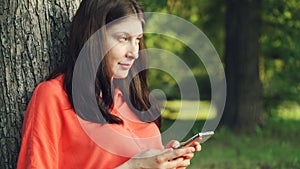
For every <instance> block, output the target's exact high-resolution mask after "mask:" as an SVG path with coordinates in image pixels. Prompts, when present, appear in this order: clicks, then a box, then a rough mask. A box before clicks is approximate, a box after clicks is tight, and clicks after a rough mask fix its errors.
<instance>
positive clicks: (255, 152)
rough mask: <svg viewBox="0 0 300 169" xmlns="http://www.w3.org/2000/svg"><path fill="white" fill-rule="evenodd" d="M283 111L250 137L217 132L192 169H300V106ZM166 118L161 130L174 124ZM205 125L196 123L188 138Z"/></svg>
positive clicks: (196, 156)
mask: <svg viewBox="0 0 300 169" xmlns="http://www.w3.org/2000/svg"><path fill="white" fill-rule="evenodd" d="M169 106H170V105H169ZM283 107H284V110H285V111H284V113H282V109H283V108H282V107H280V108H279V109H278V110H277V113H274V112H273V113H272V114H273V116H272V117H270V118H268V119H267V121H266V126H265V127H264V128H263V129H261V128H258V129H257V131H256V132H254V133H251V134H245V133H242V134H241V133H239V134H238V133H234V132H233V131H231V130H229V129H226V128H224V127H219V128H217V130H216V131H215V135H214V136H213V137H212V138H211V139H210V140H208V141H207V142H205V143H203V144H202V151H201V152H199V153H196V155H195V157H194V158H193V160H192V162H191V163H192V164H191V166H190V167H189V169H300V145H299V144H300V143H299V141H300V120H299V119H298V117H299V114H298V113H299V110H300V106H299V105H298V106H296V107H295V105H294V106H292V107H291V108H292V109H291V110H290V111H288V108H287V107H289V106H283ZM175 109H176V108H175ZM287 112H290V113H287ZM173 113H175V112H173ZM291 114H292V115H291ZM283 115H284V116H283ZM164 117H165V118H164V121H163V124H164V125H163V127H162V130H166V129H167V128H168V127H169V126H170V125H171V124H172V123H173V121H174V120H173V119H168V118H167V117H168V116H167V115H165V116H164ZM292 117H295V118H292ZM187 119H188V118H187ZM177 120H178V119H177ZM181 121H183V122H184V121H186V119H181ZM203 122H204V121H201V119H200V120H198V121H196V123H195V125H194V127H193V128H192V130H191V131H190V133H188V136H190V135H192V134H194V133H195V132H197V131H198V129H199V127H201V126H202V125H203Z"/></svg>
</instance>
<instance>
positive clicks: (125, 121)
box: [18, 0, 201, 169]
mask: <svg viewBox="0 0 300 169" xmlns="http://www.w3.org/2000/svg"><path fill="white" fill-rule="evenodd" d="M125 16H128V17H125ZM144 23H145V21H144V18H143V15H142V9H141V7H140V6H139V5H138V3H137V2H136V1H135V0H83V1H82V2H81V4H80V7H79V9H78V11H77V13H76V15H75V16H74V19H73V22H72V28H71V32H70V35H71V42H70V49H69V55H68V56H67V57H66V59H65V61H64V63H63V64H62V66H61V67H59V68H58V69H57V70H56V71H54V73H52V75H50V78H49V79H48V80H47V81H45V82H42V83H41V84H39V85H38V86H37V87H36V89H35V91H34V93H33V96H32V98H31V100H30V103H29V105H28V108H27V111H26V114H25V119H24V124H23V131H22V132H23V133H22V134H23V135H22V146H21V151H20V154H19V159H18V169H29V168H38V169H42V168H45V169H59V168H63V169H101V168H103V169H108V168H120V169H122V168H124V169H125V168H128V169H135V168H185V167H187V166H189V164H190V160H191V158H192V157H193V155H194V152H195V151H200V149H201V147H200V144H199V143H195V144H194V146H193V147H187V148H180V149H174V148H175V147H176V146H178V144H179V143H178V141H170V143H169V144H168V145H167V146H166V147H164V146H163V145H162V142H161V137H160V133H159V127H160V115H159V113H160V112H159V109H158V108H156V107H155V106H154V105H151V104H150V101H149V99H150V98H149V97H150V96H149V90H148V87H147V84H146V71H145V70H143V71H139V70H138V67H141V66H144V65H145V64H146V61H145V59H146V58H145V57H146V56H145V55H144V54H143V53H142V52H139V51H141V50H143V49H144V48H145V47H144V41H143V26H144ZM103 28H104V29H103ZM100 29H101V30H102V31H101V33H103V35H104V38H103V39H101V44H100V46H99V48H101V49H107V52H106V53H105V55H104V56H103V57H102V58H101V60H102V61H101V63H100V64H99V67H98V68H97V73H96V79H95V82H93V83H95V90H94V91H95V94H94V95H95V100H96V101H97V108H98V109H99V113H98V114H97V113H94V112H89V111H87V112H80V113H78V112H77V111H76V112H75V108H74V105H76V103H75V102H74V98H73V94H74V91H73V83H74V81H73V77H74V76H75V75H74V69H75V67H76V61H78V57H79V55H82V54H81V50H82V48H83V47H84V45H85V43H86V42H87V41H88V40H89V38H91V37H92V35H93V34H94V33H95V32H97V31H98V30H100ZM83 56H84V55H83ZM86 66H87V67H88V66H89V65H86ZM82 79H83V80H84V77H82ZM151 103H152V102H151Z"/></svg>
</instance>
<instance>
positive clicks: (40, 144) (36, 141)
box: [17, 82, 62, 169]
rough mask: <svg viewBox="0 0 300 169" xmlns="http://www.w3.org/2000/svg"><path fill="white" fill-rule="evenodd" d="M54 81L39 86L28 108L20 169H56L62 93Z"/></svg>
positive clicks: (20, 155) (23, 133) (19, 163)
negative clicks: (58, 91)
mask: <svg viewBox="0 0 300 169" xmlns="http://www.w3.org/2000/svg"><path fill="white" fill-rule="evenodd" d="M56 91H57V90H56V87H55V85H53V84H52V83H51V82H43V83H41V84H40V85H38V86H37V87H36V89H35V91H34V93H33V96H32V98H31V100H30V102H29V105H28V107H27V110H26V113H25V118H24V122H23V129H22V145H21V150H20V154H19V159H18V166H17V168H18V169H33V168H38V169H57V168H58V164H59V161H58V159H59V151H58V149H59V140H60V136H61V130H62V119H61V117H60V114H61V111H62V108H61V103H60V96H59V94H60V93H57V92H56Z"/></svg>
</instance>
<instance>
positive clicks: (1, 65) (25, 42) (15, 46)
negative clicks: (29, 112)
mask: <svg viewBox="0 0 300 169" xmlns="http://www.w3.org/2000/svg"><path fill="white" fill-rule="evenodd" d="M78 5H79V0H75V1H74V0H54V1H42V0H33V1H19V0H16V1H14V0H2V1H1V2H0V147H1V149H0V168H1V169H8V168H16V162H17V157H18V153H19V148H20V143H21V127H22V121H23V114H24V111H25V109H26V106H27V103H28V101H29V99H30V97H31V94H32V92H33V89H34V87H35V86H36V85H37V84H38V83H39V82H41V81H42V80H44V79H45V77H46V76H47V75H48V74H49V72H50V71H52V70H53V68H54V67H56V66H57V65H58V64H59V63H60V62H61V61H62V60H63V56H64V55H65V54H66V53H65V52H66V51H65V49H66V45H67V40H68V34H67V33H66V32H67V31H68V29H69V23H70V20H71V18H72V16H73V15H74V13H75V10H76V9H77V8H78Z"/></svg>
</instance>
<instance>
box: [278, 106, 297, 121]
mask: <svg viewBox="0 0 300 169" xmlns="http://www.w3.org/2000/svg"><path fill="white" fill-rule="evenodd" d="M276 114H277V116H278V117H280V118H282V119H284V120H300V105H299V104H298V103H296V102H283V103H282V104H280V105H279V106H278V108H277V110H276Z"/></svg>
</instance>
